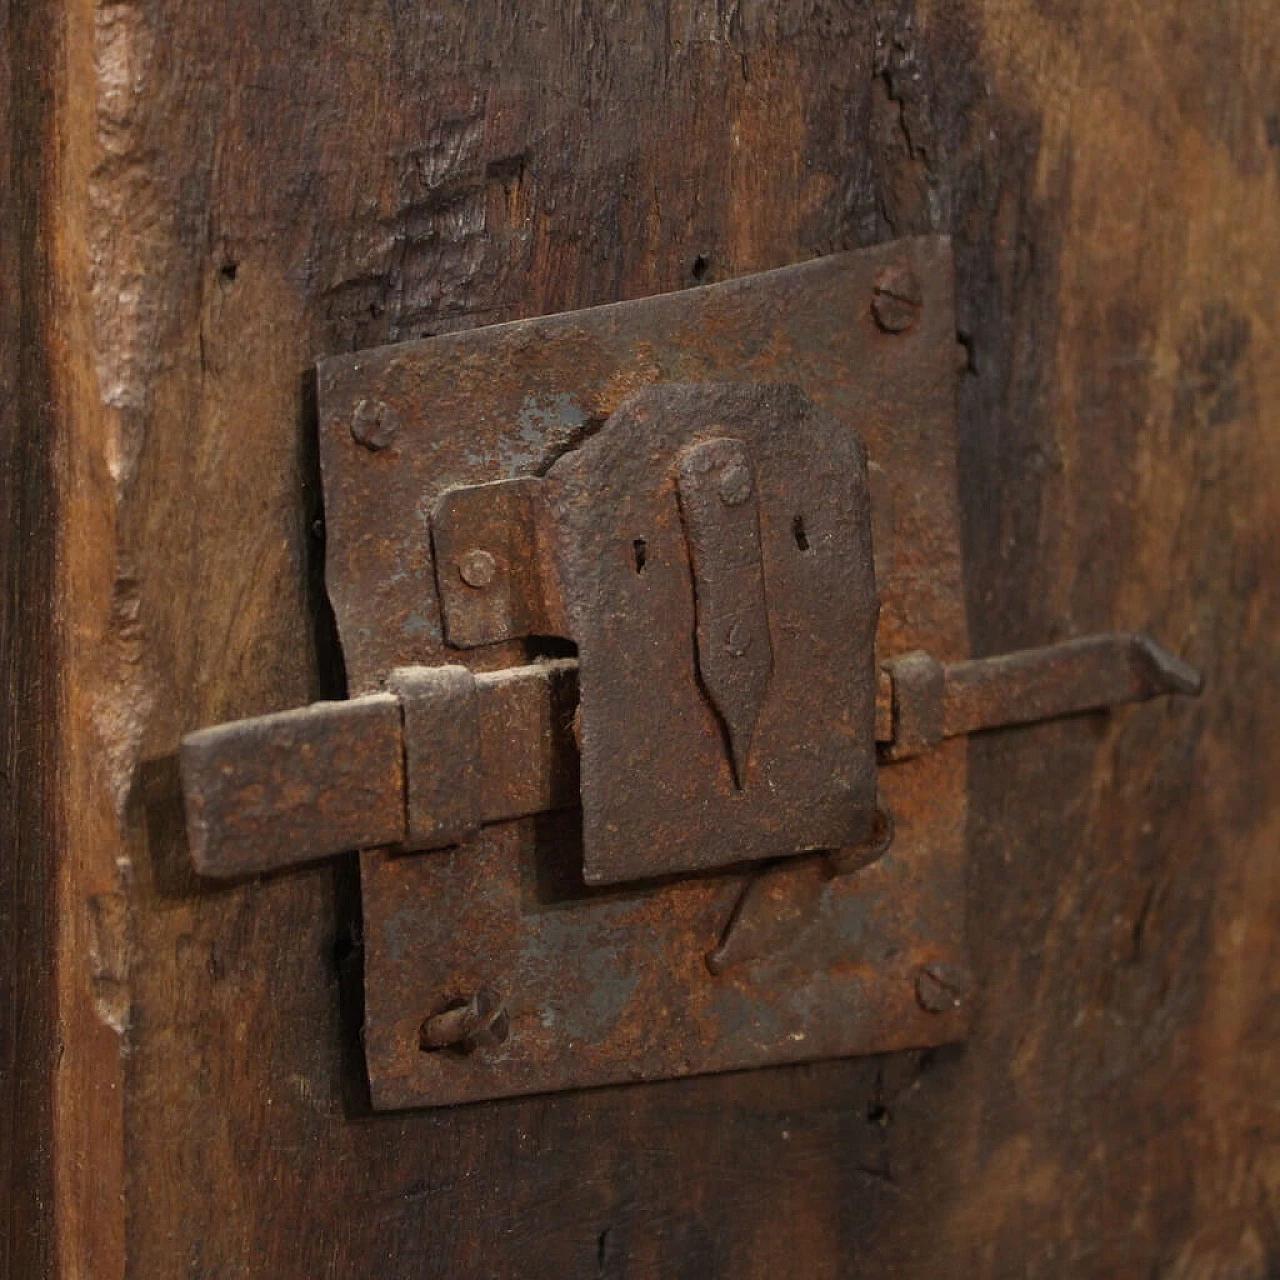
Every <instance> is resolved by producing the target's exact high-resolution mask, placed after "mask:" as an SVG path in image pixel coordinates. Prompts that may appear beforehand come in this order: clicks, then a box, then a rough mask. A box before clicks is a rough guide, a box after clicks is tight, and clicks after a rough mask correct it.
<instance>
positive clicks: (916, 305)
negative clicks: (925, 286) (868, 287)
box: [871, 263, 924, 333]
mask: <svg viewBox="0 0 1280 1280" xmlns="http://www.w3.org/2000/svg"><path fill="white" fill-rule="evenodd" d="M923 305H924V292H923V290H922V289H921V288H920V281H919V280H918V279H917V278H916V273H915V272H914V271H912V270H911V268H910V267H909V266H906V265H905V264H903V263H900V264H898V265H896V266H892V267H886V268H885V269H884V270H883V271H882V272H881V273H880V274H879V276H877V277H876V282H875V285H874V287H873V288H872V291H871V314H872V315H873V316H875V319H876V324H878V325H879V326H880V328H881V329H882V330H883V331H884V332H885V333H905V332H906V331H907V330H908V329H910V328H911V326H912V325H913V324H915V322H916V321H917V320H918V319H919V318H920V309H921V307H922V306H923Z"/></svg>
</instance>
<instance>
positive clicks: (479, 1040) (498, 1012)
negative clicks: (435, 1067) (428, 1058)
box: [418, 987, 510, 1053]
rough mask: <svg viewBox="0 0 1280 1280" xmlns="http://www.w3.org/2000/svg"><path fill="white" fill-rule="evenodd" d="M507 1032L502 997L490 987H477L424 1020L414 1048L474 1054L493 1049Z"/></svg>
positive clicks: (508, 1028)
mask: <svg viewBox="0 0 1280 1280" xmlns="http://www.w3.org/2000/svg"><path fill="white" fill-rule="evenodd" d="M509 1030H510V1020H509V1019H508V1017H507V1010H506V1006H505V1005H504V1004H503V1003H502V997H501V996H500V995H499V994H498V993H497V992H496V991H494V990H492V988H490V987H481V988H480V990H479V991H477V992H475V993H474V994H473V995H471V996H468V997H466V998H464V999H461V1000H451V1001H450V1002H449V1004H448V1005H446V1006H445V1007H444V1008H443V1009H442V1010H441V1011H440V1012H439V1013H434V1014H432V1015H431V1017H429V1018H427V1019H426V1021H424V1022H423V1024H422V1027H421V1029H420V1030H419V1032H418V1047H419V1048H420V1049H421V1050H422V1051H423V1052H424V1053H434V1052H436V1051H438V1050H440V1049H453V1050H455V1051H456V1052H458V1053H474V1052H475V1051H476V1050H477V1049H493V1048H496V1047H497V1046H498V1045H500V1044H501V1043H502V1042H503V1041H504V1040H505V1039H506V1038H507V1033H508V1031H509Z"/></svg>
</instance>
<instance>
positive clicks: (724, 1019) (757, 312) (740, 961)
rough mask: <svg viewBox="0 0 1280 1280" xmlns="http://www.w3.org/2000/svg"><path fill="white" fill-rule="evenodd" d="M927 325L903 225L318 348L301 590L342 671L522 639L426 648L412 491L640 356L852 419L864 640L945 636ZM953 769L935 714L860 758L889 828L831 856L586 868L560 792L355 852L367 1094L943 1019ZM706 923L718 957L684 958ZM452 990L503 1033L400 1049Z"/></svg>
mask: <svg viewBox="0 0 1280 1280" xmlns="http://www.w3.org/2000/svg"><path fill="white" fill-rule="evenodd" d="M904 270H906V271H909V272H910V273H911V274H912V275H914V277H915V279H916V281H917V282H918V284H919V288H920V295H921V298H922V304H921V306H920V308H919V312H918V316H917V318H916V319H915V321H914V323H913V324H912V325H911V326H910V327H908V328H907V329H906V330H905V331H899V332H883V331H882V330H881V329H880V328H879V327H878V326H877V324H876V320H875V317H874V314H873V311H872V301H873V298H874V296H875V290H876V288H877V283H878V282H882V281H883V280H884V279H886V278H888V277H889V275H890V274H893V275H894V276H900V275H901V273H902V272H903V271H904ZM955 342H956V339H955V319H954V300H953V291H952V263H951V246H950V243H949V241H948V240H946V239H944V238H933V237H930V238H919V239H912V240H905V241H900V242H897V243H894V244H890V245H883V246H879V247H876V248H873V249H867V250H861V251H858V252H855V253H846V254H839V255H836V256H833V257H829V258H825V259H820V260H817V261H814V262H809V263H806V264H803V265H800V266H795V267H788V268H784V269H782V270H778V271H772V272H768V273H765V274H762V275H757V276H751V277H746V278H743V279H740V280H735V281H729V282H727V283H724V284H718V285H711V286H708V287H704V288H698V289H690V290H686V291H684V292H681V293H675V294H666V295H662V296H660V297H655V298H646V299H643V300H640V301H636V302H625V303H619V304H615V305H613V306H608V307H599V308H593V309H591V310H588V311H580V312H574V313H570V314H566V315H559V316H550V317H543V318H540V319H535V320H527V321H519V322H517V323H514V324H507V325H500V326H496V327H492V328H486V329H479V330H474V331H471V332H467V333H460V334H451V335H447V336H443V337H438V338H431V339H427V340H424V341H421V342H415V343H406V344H403V345H399V346H395V347H386V348H381V349H378V350H375V351H367V352H361V353H358V354H355V355H350V356H342V357H337V358H334V359H331V360H327V361H325V362H324V363H322V364H321V366H320V370H319V391H320V444H321V463H322V468H323V475H324V488H325V508H326V527H327V534H328V553H327V555H328V560H327V564H328V567H327V574H328V589H329V595H330V598H331V600H332V602H333V606H334V609H335V612H336V615H337V620H338V627H339V632H340V636H341V640H342V646H343V652H344V656H345V660H346V665H347V675H348V681H349V685H350V691H351V693H352V695H353V696H355V695H357V694H361V693H368V692H373V691H376V690H378V689H379V688H381V687H382V685H383V682H384V681H385V679H386V677H387V676H388V674H389V673H390V672H391V671H392V670H394V669H395V668H398V667H403V666H410V665H432V664H438V663H463V664H465V665H468V666H471V667H472V668H473V669H475V670H492V669H497V668H501V667H505V666H509V665H513V664H516V663H519V662H522V661H526V660H527V659H528V657H529V650H528V649H527V648H526V647H525V646H524V645H522V644H520V643H516V642H506V643H502V644H495V645H489V646H485V647H481V648H476V649H468V650H458V649H452V648H449V647H448V646H447V645H446V644H445V642H444V639H443V636H442V629H441V618H440V611H439V605H438V603H437V594H436V587H435V567H434V565H433V561H432V546H431V533H430V513H431V511H432V509H433V508H434V506H435V504H436V502H437V500H438V498H439V497H440V495H441V494H442V493H443V492H444V491H445V490H447V489H450V488H453V487H455V486H461V485H475V484H483V483H487V482H490V481H494V480H502V479H513V478H517V477H520V476H527V475H544V474H546V472H547V471H548V470H549V469H550V467H551V466H552V464H553V463H554V462H555V461H556V459H557V458H559V457H560V456H562V455H563V454H565V453H566V452H568V451H569V450H570V449H573V448H575V447H576V446H577V445H578V444H580V443H581V442H582V440H583V439H584V438H586V437H587V436H589V435H590V434H591V432H592V430H593V429H594V427H596V426H598V425H599V423H600V422H602V421H603V420H604V419H605V418H606V417H608V416H609V415H610V414H611V413H613V412H614V411H615V410H616V409H617V408H618V406H619V405H620V404H621V403H622V402H623V401H624V400H625V399H627V397H628V396H630V395H631V394H632V393H633V392H635V391H636V390H638V389H639V388H641V387H644V386H648V385H651V384H658V383H670V382H682V383H696V382H746V383H793V384H795V385H797V386H799V387H800V388H801V390H803V391H804V392H805V393H806V394H807V395H808V396H809V397H810V398H811V399H812V400H813V401H814V402H816V403H817V404H818V405H819V406H820V407H821V408H822V409H824V410H826V411H827V412H828V413H830V414H832V415H834V416H835V417H836V418H837V419H838V420H840V421H841V422H844V423H847V424H848V426H849V427H850V429H851V430H852V431H855V432H857V433H858V435H860V437H861V439H862V440H863V442H864V443H865V445H866V449H867V454H868V457H869V459H870V468H869V471H870V476H871V499H872V527H873V535H874V541H875V565H876V578H877V587H878V590H879V595H880V604H881V608H880V619H879V626H878V631H877V640H876V648H877V654H878V656H879V658H881V659H885V658H888V657H892V656H893V655H895V654H900V653H905V652H907V651H909V650H912V649H926V650H928V651H929V652H930V653H931V654H934V655H936V656H937V657H938V658H939V659H940V660H942V661H949V660H956V659H960V658H963V657H965V656H967V653H968V644H967V634H966V628H965V616H964V604H963V593H962V586H961V561H960V531H959V520H958V511H957V504H956V472H955V436H954V377H955V367H956V361H955ZM780 643H785V638H782V637H775V638H774V644H775V645H776V644H780ZM490 746H492V744H490ZM965 783H966V779H965V747H964V742H963V740H956V741H952V742H947V743H944V744H943V745H942V746H940V747H939V748H938V749H937V750H935V751H932V752H930V753H928V754H926V755H923V756H921V757H919V758H917V759H913V760H909V761H904V762H902V763H897V764H894V765H892V766H891V767H889V768H885V769H882V770H881V773H880V790H881V795H882V799H883V802H884V804H885V805H886V806H887V807H888V808H889V809H890V810H891V811H892V812H893V815H894V819H895V825H896V834H895V838H894V841H893V844H892V846H891V848H890V849H889V851H888V852H887V853H886V854H885V855H884V856H883V857H882V858H881V859H880V860H879V861H878V862H876V863H874V864H873V865H871V866H869V867H866V868H864V869H862V870H860V871H856V872H853V873H851V874H847V875H842V876H840V875H833V874H832V869H831V864H830V862H829V861H828V860H827V859H826V858H824V857H823V856H822V855H806V856H803V857H797V858H792V859H787V860H785V861H784V862H782V863H779V864H773V865H766V866H763V867H757V868H729V869H727V870H721V871H717V872H714V873H710V874H702V875H697V876H688V877H677V878H671V879H665V880H661V881H649V882H641V883H636V884H624V885H613V886H609V887H588V886H587V885H585V883H584V881H583V875H582V852H581V838H580V829H579V823H580V819H579V818H578V816H577V815H576V814H572V813H570V814H560V815H554V816H546V817H542V818H535V819H526V820H521V821H517V822H510V823H505V824H501V825H497V826H492V827H487V828H485V829H484V830H482V832H481V833H480V835H479V836H478V837H477V838H476V839H475V840H474V841H473V842H471V843H469V844H467V845H464V846H459V847H457V848H452V849H447V850H444V851H440V852H435V853H422V854H391V853H387V852H383V851H369V852H366V853H364V854H363V855H362V856H361V886H362V911H363V918H364V945H365V1027H364V1043H365V1052H366V1058H367V1065H368V1072H369V1081H370V1086H371V1091H372V1098H373V1103H374V1105H375V1106H376V1107H378V1108H383V1109H391V1108H398V1107H412V1106H430V1105H439V1104H444V1103H455V1102H466V1101H473V1100H478V1099H484V1098H494V1097H501V1096H507V1095H512V1094H523V1093H536V1092H544V1091H550V1090H559V1089H569V1088H579V1087H586V1086H592V1085H603V1084H612V1083H620V1082H626V1081H634V1080H656V1079H664V1078H670V1077H675V1076H684V1075H691V1074H698V1073H705V1072H714V1071H726V1070H733V1069H739V1068H747V1067H759V1066H765V1065H769V1064H778V1063H787V1062H801V1061H809V1060H814V1059H819V1058H829V1057H839V1056H846V1055H851V1054H863V1053H875V1052H881V1051H886V1050H890V1049H898V1048H907V1047H920V1046H927V1045H933V1044H939V1043H943V1042H946V1041H949V1040H954V1039H957V1038H959V1037H960V1036H961V1035H962V1034H963V1032H964V1030H965V1022H966V1010H965V1006H964V1002H963V1001H962V1000H959V999H955V998H953V997H954V996H955V995H956V994H957V993H960V992H962V991H963V989H964V987H965V985H966V981H967V977H966V975H967V962H966V955H965V946H964V934H963V918H964V824H965ZM748 886H751V887H752V888H751V892H750V893H748V892H747V889H748ZM731 921H734V922H735V923H734V924H733V928H734V929H735V930H737V931H738V936H737V938H736V939H735V945H734V946H732V947H726V948H724V950H723V951H722V952H721V959H722V960H723V958H724V957H729V959H728V961H727V962H725V963H718V964H716V965H715V966H709V965H708V962H707V957H708V955H709V954H710V953H712V952H713V951H714V950H715V949H716V948H717V946H718V945H719V944H720V943H721V941H722V939H723V938H724V935H725V933H726V930H727V929H728V928H729V927H730V922H731ZM712 967H715V968H716V969H717V970H718V972H716V973H715V974H713V973H712ZM481 991H484V992H485V993H496V995H497V997H498V998H499V999H500V1001H501V1005H502V1009H503V1011H504V1016H503V1024H504V1026H505V1028H506V1032H507V1033H506V1036H505V1038H504V1039H502V1040H501V1041H500V1042H499V1043H496V1044H492V1043H491V1044H486V1045H484V1046H482V1047H478V1048H475V1049H474V1050H473V1051H471V1052H462V1051H460V1050H456V1049H432V1050H424V1049H422V1048H421V1047H420V1032H421V1028H422V1024H423V1022H424V1020H425V1019H427V1018H428V1017H430V1016H432V1015H434V1014H437V1013H440V1012H441V1011H443V1010H445V1009H446V1008H449V1007H451V1006H454V1005H456V1004H458V1003H460V1002H462V1001H465V1000H468V999H474V998H475V996H476V993H478V992H481ZM488 998H489V997H488V994H486V1000H487V999H488Z"/></svg>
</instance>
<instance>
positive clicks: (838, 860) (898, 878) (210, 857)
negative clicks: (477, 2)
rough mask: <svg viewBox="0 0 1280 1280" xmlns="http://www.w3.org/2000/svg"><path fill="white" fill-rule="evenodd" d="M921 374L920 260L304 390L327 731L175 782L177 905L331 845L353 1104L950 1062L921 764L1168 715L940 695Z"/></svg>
mask: <svg viewBox="0 0 1280 1280" xmlns="http://www.w3.org/2000/svg"><path fill="white" fill-rule="evenodd" d="M903 280H908V281H909V283H910V286H911V295H912V297H913V298H919V300H920V302H919V306H918V307H915V308H913V310H912V312H911V314H910V315H909V316H907V317H905V322H902V323H899V321H903V319H904V318H903V316H901V315H900V314H898V313H897V312H895V313H894V316H893V317H891V318H892V319H893V320H894V323H887V322H886V320H885V318H884V317H883V316H882V315H880V314H879V311H880V309H878V308H877V305H876V302H877V299H878V298H880V297H881V296H882V295H883V294H884V293H885V291H886V289H888V288H889V286H890V285H893V289H894V290H896V292H894V296H895V297H896V296H898V295H899V294H900V293H901V287H900V286H901V282H902V281H903ZM954 353H955V328H954V320H953V308H952V297H951V263H950V246H949V243H948V242H947V241H946V240H943V239H919V240H911V241H904V242H901V243H899V244H896V245H887V246H882V247H880V248H877V249H873V250H866V251H863V252H859V253H853V254H843V255H838V256H836V257H833V258H828V259H824V260H822V261H819V262H814V263H810V264H807V265H805V266H801V267H794V268H787V269H785V270H782V271H776V272H771V273H768V274H766V275H762V276H754V277H749V278H746V279H743V280H738V281H733V282H730V283H728V284H724V285H715V286H710V287H708V288H703V289H696V290H690V291H687V292H684V293H681V294H672V295H665V296H663V297H658V298H651V299H645V300H643V301H639V302H631V303H622V304H619V305H617V306H613V307H605V308H598V309H595V310H592V311H585V312H577V313H573V314H569V315H563V316H553V317H544V318H541V319H538V320H531V321H524V322H520V323H518V324H514V325H504V326H499V327H495V328H490V329H481V330H477V331H475V332H472V333H467V334H459V335H451V336H448V337H443V338H435V339H430V340H427V341H424V342H421V343H411V344H407V345H405V346H401V347H390V348H385V349H383V350H380V351H374V352H364V353H360V354H358V355H355V356H349V357H341V358H338V359H335V360H331V361H327V362H325V363H324V364H323V365H322V366H321V370H320V417H321V424H320V428H321V455H322V463H323V468H324V478H325V498H326V513H327V514H326V518H327V528H328V535H329V568H328V574H329V591H330V596H331V598H332V600H333V603H334V608H335V611H336V614H337V618H338V624H339V630H340V633H341V637H342V641H343V647H344V653H345V656H346V660H347V666H348V676H349V680H350V683H351V686H352V690H353V694H354V696H353V697H352V698H351V699H350V700H349V701H345V702H336V703H321V704H317V705H316V706H313V707H310V708H306V709H304V710H301V711H291V712H284V713H281V714H278V715H274V716H264V717H260V718H256V719H253V720H248V721H241V722H239V723H236V724H230V725H222V726H218V727H216V728H213V729H206V730H202V731H200V732H198V733H194V734H191V735H189V736H188V737H187V738H186V739H185V740H184V743H183V748H182V769H183V780H184V790H185V795H186V804H187V815H188V828H189V833H190V843H191V850H192V856H193V858H194V861H195V865H196V867H197V869H198V870H199V871H200V872H201V873H202V874H205V875H210V876H235V875H244V874H249V873H254V872H261V871H265V870H269V869H274V868H277V867H280V866H284V865H288V864H290V863H294V862H299V861H303V860H306V859H310V858H315V857H320V856H325V855H328V854H333V853H338V852H341V851H343V850H346V849H350V848H361V849H365V850H366V852H365V853H364V854H363V856H362V896H363V904H362V905H363V914H364V935H365V948H366V949H365V1008H366V1027H365V1037H364V1038H365V1046H366V1054H367V1059H368V1066H369V1074H370V1082H371V1086H372V1092H373V1099H374V1103H375V1105H376V1106H379V1107H400V1106H413V1105H427V1104H434V1103H441V1102H455V1101H464V1100H469V1099H476V1098H485V1097H494V1096H500V1095H504V1094H513V1093H524V1092H534V1091H541V1090H547V1089H559V1088H568V1087H575V1086H581V1085H591V1084H602V1083H610V1082H617V1081H625V1080H633V1079H656V1078H662V1077H667V1076H674V1075H684V1074H690V1073H695V1072H705V1071H716V1070H725V1069H729V1068H737V1067H745V1066H754V1065H763V1064H767V1063H776V1062H786V1061H797V1060H805V1059H812V1058H818V1057H828V1056H836V1055H843V1054H849V1053H865V1052H874V1051H881V1050H886V1049H891V1048H897V1047H905V1046H920V1045H928V1044H936V1043H940V1042H942V1041H945V1040H948V1039H954V1038H956V1037H957V1036H960V1035H962V1034H963V1031H964V1027H965V1010H964V1005H963V999H962V996H963V993H964V991H965V988H966V986H967V983H968V977H967V973H968V970H967V963H966V960H965V948H964V930H963V915H964V906H963V904H964V900H963V880H964V877H963V862H964V859H963V831H964V816H965V800H966V785H965V767H966V766H965V755H964V751H963V745H962V744H961V743H959V742H949V741H948V740H949V739H953V738H955V737H957V736H958V735H963V734H966V733H969V732H972V731H974V730H977V729H986V728H995V727H999V726H1001V725H1007V724H1014V723H1023V722H1028V721H1033V720H1040V719H1045V718H1050V717H1054V716H1060V715H1065V714H1070V713H1073V712H1078V711H1084V710H1092V709H1101V708H1104V707H1108V706H1111V705H1114V704H1116V703H1120V702H1129V701H1137V700H1141V699H1144V698H1149V697H1152V696H1155V695H1157V694H1164V693H1172V692H1179V693H1194V692H1196V691H1198V689H1199V677H1198V676H1197V674H1196V673H1195V672H1194V671H1192V670H1191V669H1190V668H1188V667H1186V666H1185V665H1184V664H1183V663H1181V662H1179V661H1178V659H1176V658H1175V657H1173V656H1172V655H1171V654H1168V653H1167V652H1165V651H1164V650H1163V649H1161V648H1160V647H1159V646H1157V645H1155V644H1154V643H1153V642H1152V641H1151V640H1149V639H1147V638H1145V637H1143V636H1141V635H1132V634H1127V633H1108V634H1104V635H1098V636H1090V637H1086V638H1084V639H1082V640H1077V641H1072V642H1068V643H1066V644H1061V645H1055V646H1051V647H1048V648H1045V649H1034V650H1029V651H1025V652H1021V653H1015V654H1006V655H1002V656H999V657H996V658H989V659H979V660H970V659H968V658H966V657H965V655H966V652H967V640H966V634H965V624H964V609H963V598H962V595H961V574H960V568H961V566H960V557H959V547H960V542H959V533H958V519H957V510H956V496H955V472H954V465H955V464H954V421H953V419H954V411H953V403H952V402H953V377H954ZM890 765H892V767H891V768H890V767H887V766H890ZM520 819H524V820H523V821H517V820H520Z"/></svg>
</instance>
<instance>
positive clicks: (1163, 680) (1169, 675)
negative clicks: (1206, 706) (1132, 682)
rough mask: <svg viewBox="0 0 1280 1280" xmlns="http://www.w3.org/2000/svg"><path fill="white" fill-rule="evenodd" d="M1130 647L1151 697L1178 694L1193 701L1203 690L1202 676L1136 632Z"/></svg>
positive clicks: (1147, 637)
mask: <svg viewBox="0 0 1280 1280" xmlns="http://www.w3.org/2000/svg"><path fill="white" fill-rule="evenodd" d="M1133 647H1134V654H1135V656H1136V657H1137V658H1138V660H1139V661H1140V662H1141V664H1142V666H1143V669H1144V673H1145V674H1146V676H1147V679H1148V680H1149V681H1150V682H1151V685H1152V692H1153V693H1180V694H1183V695H1184V696H1186V697H1189V698H1195V697H1198V696H1199V695H1200V693H1201V691H1202V690H1203V689H1204V676H1203V675H1202V674H1201V673H1200V672H1199V671H1198V670H1197V669H1196V668H1195V667H1193V666H1192V665H1191V664H1190V663H1189V662H1183V660H1182V659H1181V658H1179V657H1178V656H1177V654H1175V653H1170V652H1169V650H1168V649H1166V648H1165V647H1164V646H1163V645H1161V644H1158V643H1157V642H1156V641H1155V640H1153V639H1152V638H1151V637H1150V636H1149V635H1146V634H1145V633H1143V632H1139V633H1138V634H1137V635H1135V636H1134V637H1133Z"/></svg>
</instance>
